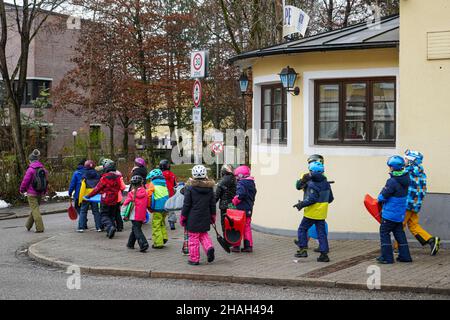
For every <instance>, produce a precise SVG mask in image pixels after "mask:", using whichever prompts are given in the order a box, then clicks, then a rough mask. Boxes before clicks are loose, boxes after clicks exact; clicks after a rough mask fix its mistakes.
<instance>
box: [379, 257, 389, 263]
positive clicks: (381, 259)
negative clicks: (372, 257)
mask: <svg viewBox="0 0 450 320" xmlns="http://www.w3.org/2000/svg"><path fill="white" fill-rule="evenodd" d="M376 260H377V262H378V263H379V264H390V263H389V262H387V261H386V260H384V258H383V256H379V257H378V258H377V259H376Z"/></svg>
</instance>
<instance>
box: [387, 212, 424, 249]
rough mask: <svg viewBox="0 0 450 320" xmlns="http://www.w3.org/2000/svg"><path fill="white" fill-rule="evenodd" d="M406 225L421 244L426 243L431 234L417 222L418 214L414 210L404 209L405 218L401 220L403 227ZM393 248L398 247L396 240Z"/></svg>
mask: <svg viewBox="0 0 450 320" xmlns="http://www.w3.org/2000/svg"><path fill="white" fill-rule="evenodd" d="M406 227H408V229H409V231H410V232H411V234H412V235H413V236H414V237H415V238H416V239H417V241H419V242H420V244H421V245H422V246H424V245H426V244H427V243H428V241H430V239H431V238H433V236H432V235H431V234H429V233H428V232H427V231H425V230H424V229H423V228H422V226H421V225H420V224H419V214H418V213H417V212H414V211H409V210H407V211H406V215H405V220H404V221H403V229H406ZM394 248H396V249H398V243H397V241H396V242H395V243H394Z"/></svg>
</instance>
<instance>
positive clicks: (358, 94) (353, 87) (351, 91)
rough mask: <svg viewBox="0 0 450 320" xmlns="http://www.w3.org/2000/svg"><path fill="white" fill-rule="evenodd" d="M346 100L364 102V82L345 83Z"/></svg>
mask: <svg viewBox="0 0 450 320" xmlns="http://www.w3.org/2000/svg"><path fill="white" fill-rule="evenodd" d="M345 88H346V100H347V102H350V101H352V102H365V101H366V84H365V83H349V84H346V85H345Z"/></svg>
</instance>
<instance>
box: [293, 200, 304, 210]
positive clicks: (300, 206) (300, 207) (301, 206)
mask: <svg viewBox="0 0 450 320" xmlns="http://www.w3.org/2000/svg"><path fill="white" fill-rule="evenodd" d="M292 207H293V208H297V210H298V211H300V210H302V209H303V202H302V201H299V202H298V203H297V204H294V205H293V206H292Z"/></svg>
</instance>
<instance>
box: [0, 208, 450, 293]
mask: <svg viewBox="0 0 450 320" xmlns="http://www.w3.org/2000/svg"><path fill="white" fill-rule="evenodd" d="M90 222H92V221H90ZM24 223H25V220H24V219H14V220H5V221H0V299H114V300H124V299H127V298H129V299H134V298H135V296H136V292H139V294H140V296H141V298H142V299H152V300H157V299H169V300H172V299H177V300H188V299H199V300H206V299H220V300H228V299H238V300H241V299H242V300H253V299H267V300H277V299H283V300H291V299H300V300H310V299H326V300H339V299H363V300H366V299H386V300H394V299H395V300H400V299H447V300H448V299H450V297H448V296H441V295H427V294H408V293H396V292H379V291H378V292H377V291H370V292H369V291H356V290H343V289H329V288H310V287H295V288H292V287H273V286H259V285H241V284H224V283H213V282H196V281H185V280H164V279H138V278H118V277H96V276H83V275H82V276H81V289H80V290H70V289H68V288H67V285H66V283H67V279H68V277H69V275H68V274H66V273H65V272H64V271H63V270H58V269H52V268H48V267H46V266H42V265H39V264H37V263H36V262H34V261H32V260H31V259H29V258H28V256H27V254H26V248H27V247H28V246H29V245H30V244H31V243H34V242H37V241H40V240H43V239H46V238H48V237H50V236H52V235H55V234H58V233H62V232H74V227H73V225H72V222H70V221H69V220H68V219H67V217H66V214H58V215H48V216H44V223H45V226H46V233H44V234H35V233H33V232H27V231H26V230H25V228H24V227H23V225H24ZM74 245H76V243H74Z"/></svg>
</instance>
